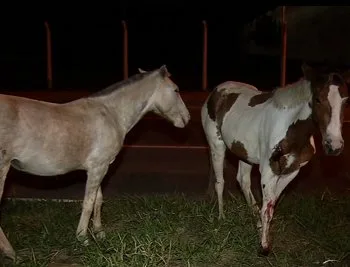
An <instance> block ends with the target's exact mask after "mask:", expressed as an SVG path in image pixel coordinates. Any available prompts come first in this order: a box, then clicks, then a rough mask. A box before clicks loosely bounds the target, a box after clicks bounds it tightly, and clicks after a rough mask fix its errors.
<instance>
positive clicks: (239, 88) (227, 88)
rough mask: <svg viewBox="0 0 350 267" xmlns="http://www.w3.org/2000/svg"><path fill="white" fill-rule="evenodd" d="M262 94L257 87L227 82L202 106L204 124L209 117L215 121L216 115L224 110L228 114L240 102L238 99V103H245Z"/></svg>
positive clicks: (216, 89)
mask: <svg viewBox="0 0 350 267" xmlns="http://www.w3.org/2000/svg"><path fill="white" fill-rule="evenodd" d="M261 93H262V92H261V91H259V90H258V89H257V88H256V87H255V86H253V85H250V84H246V83H241V82H235V81H227V82H223V83H221V84H219V85H218V86H216V87H215V88H214V90H213V91H212V92H211V93H210V94H209V96H208V98H207V99H206V101H205V102H204V105H203V106H202V123H204V120H205V117H207V116H209V117H210V118H211V119H212V120H214V121H215V117H216V113H222V112H223V109H224V110H225V113H226V112H227V111H228V109H229V108H231V106H232V105H233V104H234V103H235V102H236V101H237V100H238V97H239V98H240V99H239V100H238V101H241V100H244V99H245V101H244V102H246V101H249V99H251V98H252V97H253V96H255V95H258V94H261Z"/></svg>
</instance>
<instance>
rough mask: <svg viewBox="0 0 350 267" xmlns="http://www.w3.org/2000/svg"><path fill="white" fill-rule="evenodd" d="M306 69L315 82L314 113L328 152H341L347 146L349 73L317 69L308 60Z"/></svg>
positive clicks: (336, 153)
mask: <svg viewBox="0 0 350 267" xmlns="http://www.w3.org/2000/svg"><path fill="white" fill-rule="evenodd" d="M302 70H303V73H304V76H305V78H306V79H307V80H309V81H310V82H311V90H312V103H311V106H312V114H313V119H314V120H315V122H316V123H317V124H318V126H319V129H320V131H321V135H322V145H323V149H324V151H325V153H326V154H327V155H335V156H336V155H339V154H340V153H341V152H342V150H343V148H344V140H343V137H342V124H343V112H344V107H345V103H346V100H347V98H348V88H347V85H346V82H347V81H348V79H349V78H350V75H349V76H348V73H335V72H328V73H325V72H324V71H317V70H315V69H313V68H311V67H310V66H307V65H306V64H303V66H302Z"/></svg>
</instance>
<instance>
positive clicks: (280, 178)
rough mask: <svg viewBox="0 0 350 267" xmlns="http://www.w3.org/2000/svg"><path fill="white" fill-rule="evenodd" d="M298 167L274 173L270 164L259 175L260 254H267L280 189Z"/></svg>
mask: <svg viewBox="0 0 350 267" xmlns="http://www.w3.org/2000/svg"><path fill="white" fill-rule="evenodd" d="M298 173H299V169H298V170H296V171H294V172H292V173H289V174H285V175H276V174H274V173H273V172H272V170H271V168H270V166H266V167H265V168H264V169H263V171H262V175H261V189H262V207H261V211H260V217H261V223H262V228H261V233H260V235H261V240H260V242H261V251H260V253H261V254H262V255H265V256H266V255H268V254H269V252H270V247H271V244H270V224H271V220H272V217H273V214H274V210H275V205H276V202H277V200H278V198H279V197H280V195H281V193H282V191H283V190H284V189H285V188H286V186H287V185H288V184H289V183H290V182H291V181H292V180H293V179H294V178H295V176H297V174H298Z"/></svg>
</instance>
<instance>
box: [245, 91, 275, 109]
mask: <svg viewBox="0 0 350 267" xmlns="http://www.w3.org/2000/svg"><path fill="white" fill-rule="evenodd" d="M272 96H273V92H267V93H261V94H258V95H255V96H253V97H252V98H251V99H250V101H249V103H248V106H250V107H255V106H256V105H259V104H262V103H265V102H266V101H267V100H269V99H270V98H271V97H272Z"/></svg>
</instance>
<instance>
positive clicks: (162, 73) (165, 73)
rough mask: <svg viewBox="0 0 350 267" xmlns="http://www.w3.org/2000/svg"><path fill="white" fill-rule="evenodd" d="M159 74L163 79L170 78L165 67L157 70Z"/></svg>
mask: <svg viewBox="0 0 350 267" xmlns="http://www.w3.org/2000/svg"><path fill="white" fill-rule="evenodd" d="M159 72H160V74H161V75H162V76H163V77H170V73H169V72H168V69H167V67H166V65H163V66H161V67H160V68H159Z"/></svg>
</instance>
